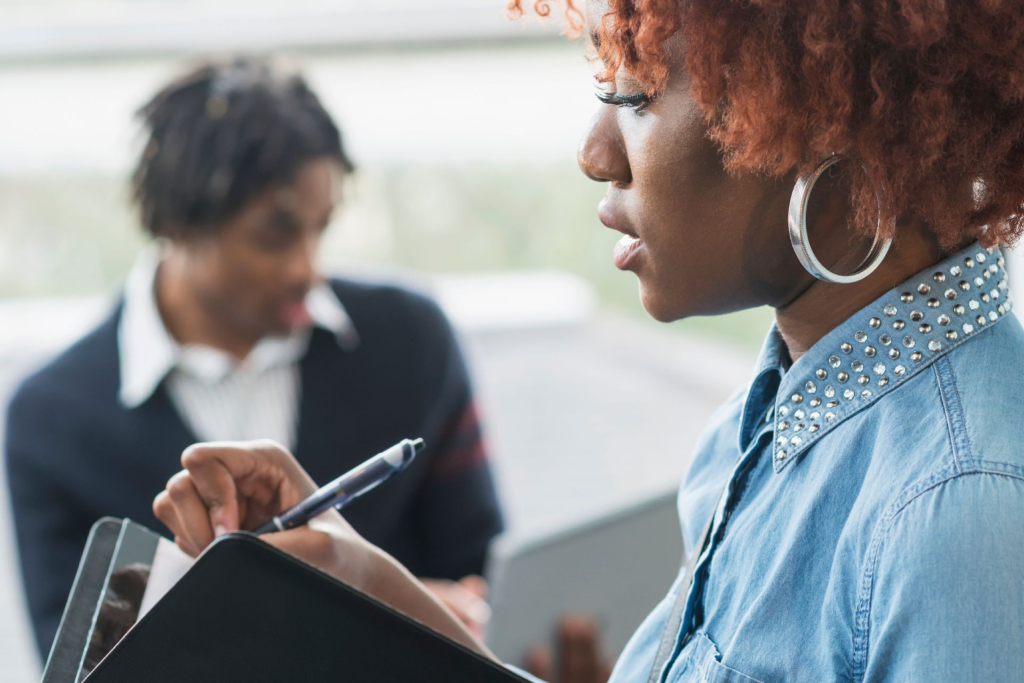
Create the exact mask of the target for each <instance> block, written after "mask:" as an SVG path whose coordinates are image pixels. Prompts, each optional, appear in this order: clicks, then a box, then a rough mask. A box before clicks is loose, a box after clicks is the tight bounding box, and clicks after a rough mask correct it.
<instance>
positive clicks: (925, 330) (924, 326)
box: [917, 323, 932, 334]
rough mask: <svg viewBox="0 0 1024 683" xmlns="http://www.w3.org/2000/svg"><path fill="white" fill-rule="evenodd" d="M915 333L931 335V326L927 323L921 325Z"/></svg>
mask: <svg viewBox="0 0 1024 683" xmlns="http://www.w3.org/2000/svg"><path fill="white" fill-rule="evenodd" d="M917 331H918V332H920V333H921V334H931V331H932V326H931V325H929V324H928V323H921V325H920V327H918V328H917Z"/></svg>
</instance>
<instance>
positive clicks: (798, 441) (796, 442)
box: [789, 436, 804, 448]
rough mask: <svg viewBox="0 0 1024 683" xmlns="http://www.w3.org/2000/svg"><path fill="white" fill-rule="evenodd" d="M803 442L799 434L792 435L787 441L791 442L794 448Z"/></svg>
mask: <svg viewBox="0 0 1024 683" xmlns="http://www.w3.org/2000/svg"><path fill="white" fill-rule="evenodd" d="M803 442H804V440H803V439H802V438H800V437H799V436H794V437H793V438H792V439H790V440H789V443H791V444H793V447H794V448H796V447H799V446H800V444H802V443H803Z"/></svg>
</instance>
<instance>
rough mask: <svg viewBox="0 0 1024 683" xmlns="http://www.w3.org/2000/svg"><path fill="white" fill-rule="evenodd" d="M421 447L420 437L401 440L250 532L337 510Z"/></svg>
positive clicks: (406, 462) (382, 479)
mask: <svg viewBox="0 0 1024 683" xmlns="http://www.w3.org/2000/svg"><path fill="white" fill-rule="evenodd" d="M421 450H423V439H415V440H410V439H403V440H402V441H400V442H398V443H397V444H395V445H394V446H392V447H391V448H389V449H387V450H386V451H384V452H382V453H378V454H377V455H375V456H373V457H372V458H370V459H369V460H367V461H366V462H364V463H363V464H362V465H359V466H358V467H356V468H355V469H353V470H350V471H348V472H346V473H345V474H343V475H341V476H340V477H338V478H337V479H335V480H334V481H332V482H331V483H329V484H325V485H324V486H321V487H320V488H319V489H317V491H316V492H315V493H314V494H312V495H311V496H309V497H308V498H306V499H305V500H303V501H302V502H300V503H298V504H296V505H293V506H292V507H290V508H288V509H287V510H285V511H284V512H282V513H281V514H279V515H275V516H274V517H273V518H272V519H269V520H267V521H266V522H264V523H263V524H261V525H260V526H259V527H258V528H257V529H256V530H255V531H254V532H253V533H254V534H257V535H259V534H269V533H273V532H275V531H285V530H286V529H294V528H295V527H297V526H302V525H303V524H305V523H306V522H308V521H309V520H311V519H313V518H314V517H316V516H317V515H319V514H320V513H321V512H323V511H324V510H328V509H330V508H336V509H338V510H340V509H341V508H343V507H345V506H346V505H348V504H349V502H351V501H352V500H354V499H355V498H358V497H359V496H361V495H363V494H364V493H366V492H367V491H369V490H370V489H372V488H375V487H376V486H378V485H380V484H383V483H384V482H385V481H387V480H388V479H390V478H391V477H393V476H394V475H396V474H398V473H399V472H401V471H402V470H404V469H405V468H406V467H407V466H408V465H409V463H410V462H412V459H413V458H414V457H416V454H417V453H419V452H420V451H421Z"/></svg>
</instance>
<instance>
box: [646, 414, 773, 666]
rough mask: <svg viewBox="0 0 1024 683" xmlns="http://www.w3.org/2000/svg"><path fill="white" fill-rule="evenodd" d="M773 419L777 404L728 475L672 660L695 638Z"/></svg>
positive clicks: (695, 576)
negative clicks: (710, 573) (743, 488)
mask: <svg viewBox="0 0 1024 683" xmlns="http://www.w3.org/2000/svg"><path fill="white" fill-rule="evenodd" d="M773 417H774V404H772V405H771V406H770V407H769V409H768V412H767V415H766V417H765V418H764V419H763V420H762V424H761V427H760V429H759V430H758V432H757V434H756V436H755V437H754V438H753V439H751V441H750V443H749V444H748V446H747V449H746V450H745V451H743V452H742V454H741V455H740V458H739V460H738V461H737V463H736V466H735V467H734V468H733V470H732V472H731V473H730V475H729V480H728V483H727V484H726V488H725V491H724V493H723V495H722V496H721V498H720V500H719V501H718V504H717V506H716V508H715V512H714V521H713V523H712V527H711V532H710V533H709V534H708V541H707V543H706V544H705V546H704V549H703V551H702V552H701V556H700V559H699V560H698V561H697V564H696V566H695V567H694V570H693V577H694V578H693V581H692V582H691V583H690V590H689V593H688V595H687V598H686V607H685V609H684V611H683V618H682V620H681V622H680V623H681V626H680V631H679V635H678V638H677V640H676V647H675V651H674V653H673V657H672V660H676V659H678V658H679V656H680V655H681V654H682V652H683V650H684V649H685V648H686V646H687V644H688V643H689V642H690V640H691V638H692V637H693V634H694V633H695V632H696V629H697V627H698V626H699V625H700V623H698V621H697V616H698V609H699V608H700V606H701V603H702V602H703V596H704V589H705V587H706V585H707V576H706V574H707V568H708V565H709V564H710V562H711V559H712V557H713V556H714V554H715V551H716V550H717V549H718V547H719V546H720V545H721V543H722V539H723V537H724V531H725V528H726V526H727V525H728V523H729V518H730V516H731V515H732V511H733V510H734V509H735V508H736V504H737V503H738V502H739V498H740V495H739V493H738V491H737V486H736V484H737V482H738V481H740V480H741V479H742V478H743V476H744V475H746V473H747V472H748V471H749V470H750V468H752V467H753V466H754V465H755V464H756V463H757V461H758V459H759V458H760V457H761V456H762V455H763V454H764V452H765V449H766V448H768V446H769V445H770V444H771V442H772V438H773V434H774V424H773V420H772V418H773ZM671 668H672V662H671V661H670V663H669V665H668V666H666V667H665V669H664V672H663V674H662V675H663V678H662V681H664V676H666V675H667V673H668V671H670V670H671Z"/></svg>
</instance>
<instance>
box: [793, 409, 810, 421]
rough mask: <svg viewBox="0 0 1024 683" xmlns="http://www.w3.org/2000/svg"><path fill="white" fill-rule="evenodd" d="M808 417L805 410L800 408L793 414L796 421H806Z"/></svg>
mask: <svg viewBox="0 0 1024 683" xmlns="http://www.w3.org/2000/svg"><path fill="white" fill-rule="evenodd" d="M806 416H807V413H805V412H804V410H803V408H798V409H797V410H796V412H795V413H793V419H794V420H802V419H804V418H805V417H806Z"/></svg>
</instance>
